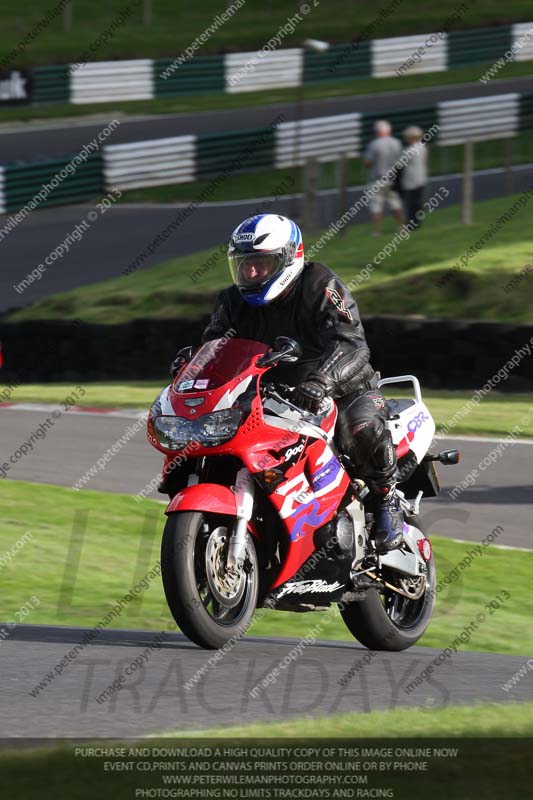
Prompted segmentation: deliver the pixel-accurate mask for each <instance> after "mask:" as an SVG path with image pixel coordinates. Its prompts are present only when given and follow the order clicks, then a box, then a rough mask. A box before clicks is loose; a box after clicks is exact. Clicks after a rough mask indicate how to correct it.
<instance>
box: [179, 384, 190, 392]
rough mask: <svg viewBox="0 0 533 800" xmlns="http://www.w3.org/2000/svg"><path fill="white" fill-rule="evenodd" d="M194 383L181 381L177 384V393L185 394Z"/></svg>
mask: <svg viewBox="0 0 533 800" xmlns="http://www.w3.org/2000/svg"><path fill="white" fill-rule="evenodd" d="M193 386H194V381H182V382H181V383H179V384H178V392H185V391H186V390H187V389H192V387H193Z"/></svg>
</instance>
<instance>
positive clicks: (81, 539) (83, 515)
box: [0, 480, 533, 655]
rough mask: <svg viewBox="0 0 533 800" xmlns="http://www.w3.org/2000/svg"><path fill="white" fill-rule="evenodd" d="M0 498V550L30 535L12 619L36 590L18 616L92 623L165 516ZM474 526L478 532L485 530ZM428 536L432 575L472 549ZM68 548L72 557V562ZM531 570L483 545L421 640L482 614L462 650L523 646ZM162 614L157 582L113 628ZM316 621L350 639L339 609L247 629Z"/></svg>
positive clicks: (34, 491) (8, 608)
mask: <svg viewBox="0 0 533 800" xmlns="http://www.w3.org/2000/svg"><path fill="white" fill-rule="evenodd" d="M0 498H1V502H2V518H1V520H0V554H5V553H8V552H11V550H12V548H13V547H14V546H15V544H16V542H18V541H19V540H21V539H22V537H23V536H24V535H25V534H26V533H29V534H31V538H29V537H26V543H25V544H24V545H23V546H22V547H21V548H19V549H17V550H16V551H13V552H14V555H13V557H12V558H11V559H10V560H9V559H6V561H7V562H8V563H6V564H5V565H4V567H3V569H2V617H3V620H2V621H9V620H10V619H12V618H13V619H15V618H16V612H17V610H18V609H19V608H20V607H21V606H22V605H24V604H25V603H26V602H27V601H28V600H29V599H30V598H31V597H32V596H36V597H37V598H38V600H39V604H38V605H37V607H36V608H34V610H33V611H32V612H31V614H29V616H28V617H27V618H26V619H25V622H27V623H31V624H50V625H81V626H87V627H90V626H92V625H94V624H96V622H97V621H98V620H99V619H100V618H101V617H102V616H103V615H104V616H105V614H106V613H107V611H108V610H109V609H110V607H111V606H112V605H113V603H114V602H115V601H116V600H117V599H119V598H121V597H123V596H124V595H125V594H126V593H127V592H128V591H129V590H130V589H131V587H132V586H134V585H135V584H136V583H137V582H138V581H139V580H140V579H141V578H142V577H143V576H144V575H146V574H147V572H148V571H149V570H150V569H151V567H152V566H153V564H154V563H155V562H156V561H157V560H158V558H159V542H160V538H161V533H162V530H163V525H164V520H165V516H164V507H163V506H162V505H161V504H160V503H157V502H155V501H150V500H145V501H143V502H142V503H141V504H139V503H137V502H135V501H134V499H133V498H132V497H129V496H127V495H115V494H106V493H104V492H92V491H83V492H75V491H73V490H70V489H65V488H62V487H55V486H48V485H43V484H30V483H26V482H19V481H9V480H7V481H6V480H4V481H3V483H2V484H1V488H0ZM480 533H482V535H483V536H485V535H487V534H488V533H489V531H488V530H487V531H480ZM435 534H438V530H435ZM500 539H501V542H500ZM432 540H433V545H434V550H435V554H436V561H437V570H438V574H439V576H440V579H444V578H445V576H447V575H451V573H452V571H453V570H454V568H455V566H456V565H457V564H458V563H459V562H460V561H461V560H462V559H463V558H464V556H465V554H466V553H467V552H468V551H469V550H470V551H472V548H473V545H471V544H462V543H458V542H454V541H452V540H450V539H444V538H439V537H438V535H436V536H435V537H432ZM498 543H501V544H505V535H504V534H501V535H500V537H498ZM76 553H79V554H80V558H79V564H78V566H77V567H76V566H75V560H76ZM2 563H4V562H2ZM532 574H533V552H531V553H526V552H518V551H513V550H501V549H500V550H498V549H496V548H495V547H490V546H489V547H486V548H484V549H483V551H482V554H481V555H479V556H476V557H474V558H473V561H472V563H471V565H470V566H469V568H468V569H467V570H465V571H460V570H458V571H457V575H455V577H454V579H453V580H452V579H451V578H450V580H449V582H448V583H445V582H443V587H444V588H443V589H442V591H440V592H439V593H438V594H437V601H436V609H435V613H434V618H433V621H432V623H431V625H430V627H429V630H428V632H427V633H426V634H425V636H424V637H423V639H422V640H421V644H422V645H426V646H428V647H446V646H448V645H449V643H450V641H451V640H453V639H454V638H455V637H456V636H457V634H458V632H459V631H461V630H462V629H463V627H464V626H465V625H467V624H468V623H469V622H470V621H471V620H472V619H474V618H475V615H476V614H478V613H480V612H482V613H485V614H486V619H485V621H484V623H483V624H482V625H479V627H478V630H476V631H475V633H474V634H473V635H472V638H471V639H470V640H469V641H467V642H466V643H465V644H464V645H462V646H461V647H462V649H466V650H478V651H486V652H497V653H509V654H512V655H519V654H522V655H523V654H527V653H531V652H532V648H533V629H532V627H531V624H530V620H531V617H532V615H533V597H532V595H531V592H530V586H531V575H532ZM504 589H505V590H507V591H508V592H509V593H510V595H511V597H510V598H509V599H508V600H507V601H506V602H504V603H503V605H501V607H500V608H498V609H497V610H496V611H494V612H493V613H491V612H490V611H489V610H488V609H486V608H485V604H486V603H488V602H489V601H490V600H492V599H493V598H494V597H495V596H496V595H497V594H498V593H499V592H501V591H503V590H504ZM34 605H35V604H34ZM258 613H259V612H258ZM319 617H320V620H319ZM169 621H170V613H169V611H168V608H167V605H166V602H165V600H164V596H163V590H162V587H161V584H160V581H159V579H156V580H155V581H153V582H152V583H150V585H149V588H148V589H146V591H144V593H142V594H140V595H136V597H135V600H134V601H132V602H131V603H130V604H129V605H128V607H127V608H126V609H125V610H124V612H123V614H122V615H121V616H120V617H118V618H116V619H114V620H113V622H112V623H111V627H117V628H134V629H143V630H162V629H166V627H167V625H168V623H169ZM319 621H322V622H323V623H324V624H323V627H322V629H321V631H320V633H319V634H318V638H320V639H332V640H339V639H344V640H351V635H350V634H349V633H348V630H347V629H346V628H345V626H344V623H343V622H342V620H341V619H340V616H339V615H338V614H336V615H334V616H333V615H318V614H314V615H311V616H308V615H305V614H291V613H290V612H275V611H266V612H265V611H262V612H261V615H260V618H258V619H257V621H256V623H255V624H254V625H253V628H252V630H251V632H250V633H251V634H252V635H254V636H288V637H295V638H303V637H305V636H306V635H307V633H308V631H309V629H310V628H311V627H313V626H316V625H317V622H319Z"/></svg>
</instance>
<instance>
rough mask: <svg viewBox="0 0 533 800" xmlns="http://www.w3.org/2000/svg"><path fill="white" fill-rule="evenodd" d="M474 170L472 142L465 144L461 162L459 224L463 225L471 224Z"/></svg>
mask: <svg viewBox="0 0 533 800" xmlns="http://www.w3.org/2000/svg"><path fill="white" fill-rule="evenodd" d="M473 168H474V142H472V141H468V142H465V149H464V162H463V203H462V207H461V222H462V223H463V225H471V224H472V199H473V195H474V183H473V175H472V172H473Z"/></svg>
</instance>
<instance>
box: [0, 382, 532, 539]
mask: <svg viewBox="0 0 533 800" xmlns="http://www.w3.org/2000/svg"><path fill="white" fill-rule="evenodd" d="M154 395H155V392H154ZM49 413H50V412H45V411H20V410H10V409H9V408H3V409H2V408H0V430H1V431H2V440H1V441H2V447H1V453H0V463H1V462H2V461H7V460H8V458H9V456H10V455H11V454H13V453H14V452H15V451H16V450H17V449H18V448H19V447H20V445H21V444H22V443H23V442H25V441H26V440H27V439H28V437H29V436H30V434H31V432H32V431H33V430H35V429H36V428H38V426H39V425H40V423H41V422H43V420H45V419H46V418H47V416H49ZM134 419H135V412H131V418H126V417H125V418H117V417H115V418H106V417H105V416H103V415H90V414H75V415H74V414H71V413H69V414H63V415H62V417H61V418H59V419H58V420H57V422H56V424H55V425H54V427H53V428H52V429H50V430H49V432H48V435H47V436H46V438H45V439H43V440H38V441H37V444H36V445H35V447H34V450H33V452H31V453H28V454H27V455H26V456H25V457H23V458H22V459H20V460H19V461H17V463H16V464H15V465H12V466H11V467H10V470H9V472H8V477H7V478H6V480H9V479H15V480H25V481H37V482H39V483H53V484H57V485H59V486H70V487H71V486H73V485H74V484H76V482H77V481H78V480H79V479H80V478H81V477H82V476H83V475H85V473H86V471H87V470H89V469H90V468H91V467H93V466H94V465H96V464H97V462H98V459H100V458H101V457H102V456H103V455H104V453H105V452H106V451H107V449H108V448H109V447H111V446H112V445H113V444H114V443H115V442H116V441H118V440H120V437H121V436H124V435H125V432H126V429H127V428H128V427H129V426H131V425H132V424H133V422H134ZM454 446H458V447H459V449H460V450H461V453H462V458H461V462H460V464H458V465H456V466H449V467H443V466H438V467H437V469H438V473H439V477H440V480H441V484H442V492H441V494H440V496H439V497H438V498H435V499H428V500H425V501H423V503H422V510H423V514H422V519H423V522H424V524H425V525H426V527H427V530H428V532H430V533H433V534H438V535H442V536H450V537H452V538H456V539H467V540H470V541H478V542H479V541H481V540H482V539H483V538H484V537H485V536H486V535H487V534H488V533H490V531H492V530H493V529H494V527H495V526H497V525H501V526H503V528H504V532H503V533H500V535H499V536H498V544H499V545H507V546H513V547H525V548H528V549H533V532H532V528H531V506H532V503H533V485H532V483H531V456H532V452H533V451H532V449H531V448H532V447H533V443H529V444H528V443H525V442H516V443H515V444H513V445H512V446H510V447H508V448H507V449H505V450H503V451H502V455H501V457H500V458H499V459H498V460H497V461H496V462H495V463H494V464H493V465H492V466H490V467H489V468H487V469H486V470H484V471H483V470H482V478H481V480H479V481H478V482H477V483H475V485H474V486H472V487H470V488H469V489H468V490H466V491H465V492H463V493H461V494H460V495H459V497H458V498H457V499H453V498H451V497H449V496H448V491H451V490H452V489H453V488H454V486H456V485H457V484H458V483H460V482H461V481H462V480H463V479H464V478H465V477H466V476H467V475H468V473H469V472H470V471H471V470H472V469H473V468H475V467H478V465H479V464H480V462H481V461H482V460H483V458H485V456H487V454H488V453H489V452H490V451H491V450H492V449H493V448H494V447H495V446H496V441H495V440H484V439H477V440H468V439H460V438H459V439H456V438H453V437H449V438H446V439H442V440H440V442H439V443H438V445H437V449H449V448H451V447H454ZM161 463H162V459H161V457H160V456H159V454H158V453H157V452H156V451H155V450H154V449H153V448H152V447H151V446H150V445H149V444H148V442H147V441H146V436H145V432H144V428H141V429H140V430H139V431H138V432H137V433H136V434H135V435H134V436H133V437H132V438H131V439H130V440H129V441H128V442H127V443H126V444H125V445H124V446H123V447H122V449H120V450H119V452H118V453H117V454H116V455H115V456H114V457H113V458H112V459H111V461H110V462H109V463H108V464H107V466H106V467H105V469H104V470H100V469H98V470H97V471H96V474H95V475H94V477H91V478H90V480H89V482H88V483H86V484H85V485H84V488H87V489H94V490H100V491H108V492H120V493H125V494H127V493H129V494H132V495H134V494H136V493H137V492H139V491H140V490H142V489H143V488H144V487H145V486H146V485H147V484H148V483H149V482H150V481H151V480H152V479H153V478H155V477H156V476H158V475H159V472H160V468H161ZM151 496H152V497H154V498H156V499H163V497H162V496H161V495H158V494H157V493H155V494H152V495H151ZM141 509H142V506H139V510H140V511H141Z"/></svg>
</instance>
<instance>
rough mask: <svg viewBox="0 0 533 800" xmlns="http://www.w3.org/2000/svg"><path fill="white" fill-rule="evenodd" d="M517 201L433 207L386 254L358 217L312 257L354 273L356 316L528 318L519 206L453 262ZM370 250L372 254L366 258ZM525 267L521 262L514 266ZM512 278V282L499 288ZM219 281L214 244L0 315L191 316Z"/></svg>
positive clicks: (346, 274) (221, 262) (90, 318)
mask: <svg viewBox="0 0 533 800" xmlns="http://www.w3.org/2000/svg"><path fill="white" fill-rule="evenodd" d="M517 200H518V196H517V195H510V196H507V197H503V198H498V199H496V200H488V201H485V202H482V203H478V204H477V205H476V207H475V211H474V220H475V221H474V223H473V224H472V225H461V223H460V209H459V206H451V207H449V208H446V209H437V210H436V211H434V212H433V213H431V214H429V215H428V217H427V218H426V220H425V221H424V224H423V225H422V227H421V229H420V230H419V231H417V232H416V233H413V234H412V235H411V236H410V237H409V238H407V239H398V240H396V242H395V244H396V247H395V248H394V249H393V251H392V254H391V255H389V256H386V257H382V256H380V255H379V254H380V251H381V249H382V248H383V247H384V246H386V245H387V244H389V242H390V241H391V239H392V237H393V236H394V235H395V228H394V227H393V223H392V221H391V220H387V221H386V223H387V224H386V225H385V227H384V231H385V232H384V235H383V236H381V237H378V238H373V237H371V236H370V230H369V226H368V225H351V226H349V227H348V228H347V229H346V234H345V235H344V236H339V235H334V236H333V237H332V238H331V239H330V240H329V241H328V242H327V243H326V244H325V246H324V247H322V248H320V249H319V250H318V252H317V255H315V259H317V260H320V261H323V262H324V263H326V264H328V265H329V266H331V267H332V269H334V270H335V272H337V273H338V274H339V275H340V277H341V278H342V279H343V280H344V281H345V282H346V283H350V282H351V281H356V282H358V285H357V289H356V290H354V291H355V294H356V297H357V300H358V303H359V307H360V309H361V312H362V314H363V315H366V314H374V313H375V314H417V315H419V316H426V317H448V318H458V317H459V318H472V319H484V320H489V319H490V320H501V321H502V322H529V321H531V319H532V318H533V292H532V291H531V289H530V287H529V285H528V281H530V280H531V277H530V276H531V274H532V273H533V263H532V258H531V253H532V243H533V233H532V231H531V226H530V225H529V224H528V220H529V216H530V211H529V208H528V206H527V205H526V206H525V207H522V208H520V209H519V210H517V211H516V213H514V214H513V215H512V216H511V217H510V219H509V221H507V222H506V223H505V224H504V225H503V226H502V227H501V228H500V229H499V230H498V232H497V233H496V234H493V235H492V236H490V237H489V238H488V239H487V242H486V243H485V244H484V246H481V247H479V248H477V252H475V253H473V255H471V257H470V256H469V260H468V261H467V264H466V265H465V266H464V267H463V266H460V267H459V269H456V270H454V267H455V266H456V265H457V263H458V262H459V261H460V259H461V258H462V257H463V256H464V255H465V254H466V253H467V251H469V249H471V248H473V247H474V246H475V245H476V243H477V242H478V240H479V239H480V238H481V237H482V236H484V235H485V236H488V233H487V232H488V231H490V226H491V225H494V224H495V222H496V220H498V219H499V218H500V217H501V216H502V215H503V214H505V213H506V212H507V211H509V209H511V208H513V205H514V203H515V202H516V201H517ZM235 221H236V222H237V221H238V218H236V220H235ZM318 239H319V236H318V234H317V235H316V238H315V237H314V236H312V235H307V236H306V239H305V240H306V246H307V249H308V251H309V249H310V247H311V246H312V245H313V243H314V242H316V241H318ZM471 252H472V251H471ZM354 254H355V255H354ZM376 257H378V262H374V258H376ZM526 266H529V268H530V270H529V271H525V272H524V269H525V267H526ZM364 268H366V270H367V274H368V275H369V276H370V277H367V278H366V279H365V278H364V276H361V271H362V270H363V269H364ZM451 270H454V271H452V272H450V271H451ZM512 279H515V281H516V282H515V284H513V285H512V287H511V288H509V286H508V284H509V281H511V280H512ZM359 281H360V283H359ZM228 282H229V278H228V268H227V261H226V257H225V253H224V251H223V249H222V248H221V247H218V248H212V249H211V250H208V251H203V252H200V253H195V254H194V255H190V256H185V257H182V258H176V259H172V260H171V261H167V262H164V263H162V264H157V265H156V266H154V267H150V268H147V269H140V270H137V271H136V272H132V273H131V274H129V275H123V276H121V277H120V278H113V279H111V280H108V281H104V282H101V283H95V284H91V285H89V286H83V287H81V288H79V289H74V290H72V291H69V292H64V293H61V294H57V295H52V296H50V297H47V298H45V299H44V300H41V301H38V302H36V303H34V304H33V305H30V306H27V307H25V308H23V309H20V310H18V311H14V312H12V313H10V314H7V315H6V316H5V317H4V318H3V321H6V322H9V321H22V320H35V319H58V318H59V319H80V320H84V321H87V322H99V323H109V321H111V320H112V321H113V322H114V323H120V322H127V321H128V320H131V319H134V318H136V317H157V318H176V317H182V318H191V317H195V316H200V315H202V314H204V313H208V312H209V311H210V310H211V308H212V304H213V298H214V294H215V292H216V291H217V290H219V289H220V288H222V287H223V286H226V285H227V284H228ZM506 287H507V288H506Z"/></svg>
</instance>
